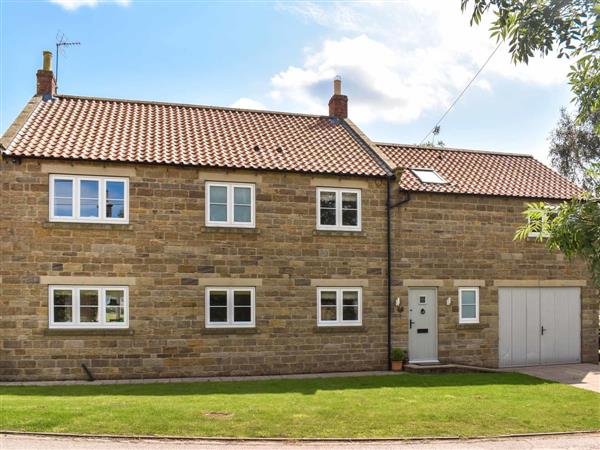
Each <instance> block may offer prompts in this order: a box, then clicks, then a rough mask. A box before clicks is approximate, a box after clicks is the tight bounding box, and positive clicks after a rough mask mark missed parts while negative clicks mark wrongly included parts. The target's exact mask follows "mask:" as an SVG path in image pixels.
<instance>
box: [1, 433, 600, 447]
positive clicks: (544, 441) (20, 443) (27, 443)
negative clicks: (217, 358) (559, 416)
mask: <svg viewBox="0 0 600 450" xmlns="http://www.w3.org/2000/svg"><path fill="white" fill-rule="evenodd" d="M226 448H235V449H240V450H241V449H249V450H262V449H277V448H290V449H291V448H298V449H302V450H308V449H314V450H324V449H352V450H359V449H360V450H384V449H397V448H398V449H415V450H426V449H469V450H475V449H486V450H488V449H489V450H494V449H507V448H510V449H511V450H521V449H563V448H569V449H578V450H579V449H600V433H593V434H578V435H558V436H538V437H526V438H525V437H522V438H504V439H477V440H469V441H466V440H463V441H457V440H450V441H420V442H416V441H412V442H402V441H395V442H394V441H380V442H354V443H337V442H318V443H315V442H311V443H294V442H264V441H263V442H257V441H249V442H227V441H222V442H217V441H203V442H198V441H196V442H194V441H184V440H181V441H151V440H125V439H122V440H121V439H119V440H117V439H82V438H59V437H38V436H23V435H0V449H2V450H25V449H27V450H83V449H85V450H146V449H148V450H195V449H202V450H211V449H214V450H224V449H226Z"/></svg>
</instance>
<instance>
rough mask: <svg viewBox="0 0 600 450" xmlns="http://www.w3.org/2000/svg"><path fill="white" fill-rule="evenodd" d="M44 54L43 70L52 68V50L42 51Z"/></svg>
mask: <svg viewBox="0 0 600 450" xmlns="http://www.w3.org/2000/svg"><path fill="white" fill-rule="evenodd" d="M43 55H44V65H43V66H42V67H43V70H52V52H49V51H48V50H46V51H45V52H43Z"/></svg>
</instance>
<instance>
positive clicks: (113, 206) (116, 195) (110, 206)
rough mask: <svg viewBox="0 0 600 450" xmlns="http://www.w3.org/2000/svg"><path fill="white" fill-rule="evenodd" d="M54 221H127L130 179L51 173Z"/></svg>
mask: <svg viewBox="0 0 600 450" xmlns="http://www.w3.org/2000/svg"><path fill="white" fill-rule="evenodd" d="M50 220H51V221H53V222H92V223H127V222H128V221H129V180H128V179H127V178H113V177H88V176H75V175H50Z"/></svg>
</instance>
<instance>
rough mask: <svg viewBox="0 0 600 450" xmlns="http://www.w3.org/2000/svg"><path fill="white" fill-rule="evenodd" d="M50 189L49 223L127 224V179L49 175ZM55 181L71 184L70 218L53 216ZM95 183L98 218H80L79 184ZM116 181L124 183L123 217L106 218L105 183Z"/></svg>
mask: <svg viewBox="0 0 600 450" xmlns="http://www.w3.org/2000/svg"><path fill="white" fill-rule="evenodd" d="M49 180H50V189H49V196H48V216H49V220H50V222H81V223H117V224H128V223H129V178H123V177H98V176H87V175H60V174H51V175H50V179H49ZM56 180H67V181H71V182H72V183H73V210H72V212H73V215H72V216H57V215H55V214H54V182H55V181H56ZM85 180H89V181H97V182H98V189H99V192H98V202H99V208H98V217H80V206H81V205H80V183H81V181H85ZM107 181H118V182H122V183H124V188H123V190H124V192H123V193H124V197H125V198H124V199H123V200H124V203H123V204H124V208H125V217H123V218H119V217H106V182H107Z"/></svg>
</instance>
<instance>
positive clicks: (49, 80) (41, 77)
mask: <svg viewBox="0 0 600 450" xmlns="http://www.w3.org/2000/svg"><path fill="white" fill-rule="evenodd" d="M43 55H44V62H43V65H42V68H41V69H40V70H38V71H37V73H36V79H37V80H36V93H35V95H41V96H42V97H43V98H44V100H48V99H50V98H52V97H54V96H55V95H56V80H55V79H54V73H53V72H52V52H49V51H45V52H43Z"/></svg>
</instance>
